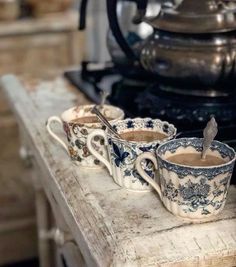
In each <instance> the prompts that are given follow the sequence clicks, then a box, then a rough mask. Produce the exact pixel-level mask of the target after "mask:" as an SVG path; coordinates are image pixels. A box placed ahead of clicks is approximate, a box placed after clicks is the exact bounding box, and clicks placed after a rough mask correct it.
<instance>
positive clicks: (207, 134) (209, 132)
mask: <svg viewBox="0 0 236 267" xmlns="http://www.w3.org/2000/svg"><path fill="white" fill-rule="evenodd" d="M217 132H218V127H217V123H216V120H215V118H214V117H212V118H211V120H210V121H209V122H208V123H207V126H206V128H205V129H204V131H203V137H204V138H203V144H202V145H203V148H202V159H206V154H207V150H208V149H209V148H210V146H211V143H212V141H213V140H214V138H215V137H216V135H217Z"/></svg>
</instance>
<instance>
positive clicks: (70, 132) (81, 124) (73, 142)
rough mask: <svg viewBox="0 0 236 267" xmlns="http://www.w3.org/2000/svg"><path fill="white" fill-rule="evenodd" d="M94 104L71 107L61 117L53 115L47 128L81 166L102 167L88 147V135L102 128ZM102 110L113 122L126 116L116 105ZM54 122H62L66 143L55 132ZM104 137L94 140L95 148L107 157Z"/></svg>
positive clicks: (106, 106)
mask: <svg viewBox="0 0 236 267" xmlns="http://www.w3.org/2000/svg"><path fill="white" fill-rule="evenodd" d="M93 107H94V105H84V106H78V107H73V108H70V109H68V110H66V111H64V112H63V113H62V114H61V117H57V116H52V117H50V118H49V119H48V120H47V124H46V127H47V130H48V132H49V134H50V135H51V136H52V137H53V138H54V139H55V140H56V141H58V142H59V143H60V144H61V145H62V147H63V148H64V149H65V150H66V151H67V152H68V154H69V155H70V157H71V159H72V160H73V161H74V162H75V163H77V164H78V165H79V166H85V167H101V166H103V165H102V164H100V162H99V160H97V159H96V158H95V157H94V156H92V155H91V154H90V152H89V150H88V148H87V145H86V141H87V136H88V135H89V134H90V133H91V132H92V131H93V130H94V129H102V127H103V126H102V124H101V123H100V121H99V119H98V118H97V117H96V116H95V115H94V114H93V113H92V112H91V110H92V108H93ZM100 112H101V113H102V114H103V115H104V116H105V117H106V118H107V119H108V120H110V121H111V122H112V121H116V120H120V119H123V118H124V112H123V111H122V110H121V109H119V108H117V107H114V106H110V105H103V106H102V107H101V108H100ZM53 122H57V123H60V124H61V125H62V126H63V129H64V132H65V134H66V137H67V141H68V144H66V143H65V142H64V141H63V140H62V139H61V138H60V137H58V136H57V134H55V133H54V132H53V130H52V128H51V126H52V125H51V124H52V123H53ZM103 142H104V141H103V139H101V138H97V139H96V140H93V146H94V148H95V150H96V151H97V152H98V153H100V154H102V155H103V156H104V157H107V151H106V149H105V148H104V143H103Z"/></svg>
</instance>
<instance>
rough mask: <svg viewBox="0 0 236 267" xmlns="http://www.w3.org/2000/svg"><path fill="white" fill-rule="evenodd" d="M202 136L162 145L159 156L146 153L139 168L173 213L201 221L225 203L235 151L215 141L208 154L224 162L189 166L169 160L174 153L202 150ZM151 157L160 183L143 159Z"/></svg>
mask: <svg viewBox="0 0 236 267" xmlns="http://www.w3.org/2000/svg"><path fill="white" fill-rule="evenodd" d="M201 151H202V139H201V138H180V139H175V140H171V141H169V142H166V143H164V144H162V145H160V146H159V147H158V149H157V151H156V155H153V154H152V153H143V154H142V155H140V156H139V157H138V158H137V161H136V164H135V165H136V169H137V171H138V173H139V174H140V175H141V177H142V178H143V179H144V180H145V181H147V182H148V183H149V184H151V185H152V186H153V188H154V189H155V190H156V191H157V193H158V195H159V197H160V199H161V201H162V202H163V204H164V206H165V207H166V208H167V209H168V210H169V211H170V212H171V213H173V214H174V215H176V216H180V217H184V218H188V219H191V220H202V219H205V218H207V217H209V216H212V215H216V214H218V213H219V212H220V211H221V210H222V209H223V208H224V205H225V201H226V196H227V192H228V187H229V184H230V179H231V176H232V172H233V168H234V164H235V151H234V150H233V149H232V148H230V147H229V146H227V145H226V144H224V143H221V142H218V141H213V143H212V145H211V147H210V149H209V151H208V152H207V153H208V154H209V155H212V156H215V157H218V158H221V159H222V160H224V162H225V163H223V164H221V165H217V166H207V167H202V166H186V165H181V164H177V163H173V162H170V161H168V158H169V157H171V156H175V155H179V154H188V153H199V154H200V153H201ZM147 159H149V160H151V161H152V162H153V164H154V165H155V167H156V169H157V170H158V172H159V177H160V179H159V180H160V184H158V183H157V182H156V181H154V180H153V179H152V178H151V177H150V176H149V175H148V174H147V172H145V170H144V167H145V166H143V164H142V161H143V160H147Z"/></svg>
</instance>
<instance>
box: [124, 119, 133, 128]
mask: <svg viewBox="0 0 236 267" xmlns="http://www.w3.org/2000/svg"><path fill="white" fill-rule="evenodd" d="M126 125H127V128H128V129H130V128H134V122H133V121H132V120H130V121H127V124H126Z"/></svg>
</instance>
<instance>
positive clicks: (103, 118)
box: [91, 106, 122, 139]
mask: <svg viewBox="0 0 236 267" xmlns="http://www.w3.org/2000/svg"><path fill="white" fill-rule="evenodd" d="M91 112H92V113H94V114H96V115H97V117H98V119H99V120H100V121H101V123H102V124H103V125H105V126H106V127H107V128H108V130H109V131H110V132H112V133H113V134H114V135H115V137H116V138H119V139H122V138H121V136H120V135H119V134H118V133H117V132H116V130H115V129H114V128H113V127H112V126H111V124H110V123H109V121H108V120H107V119H106V117H105V116H104V115H102V113H101V112H100V111H99V110H98V108H97V107H96V106H94V107H93V108H92V110H91Z"/></svg>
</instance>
